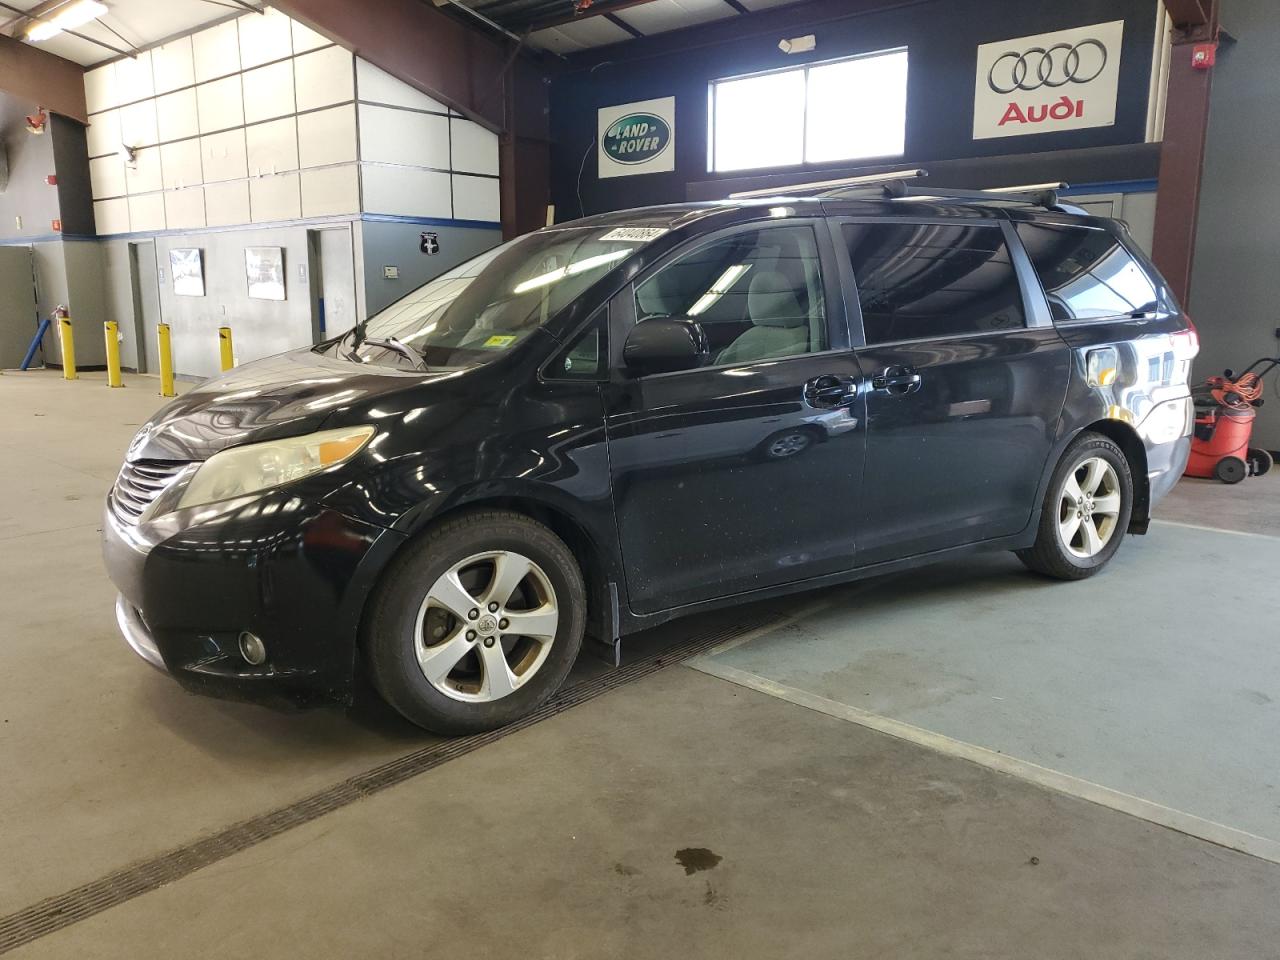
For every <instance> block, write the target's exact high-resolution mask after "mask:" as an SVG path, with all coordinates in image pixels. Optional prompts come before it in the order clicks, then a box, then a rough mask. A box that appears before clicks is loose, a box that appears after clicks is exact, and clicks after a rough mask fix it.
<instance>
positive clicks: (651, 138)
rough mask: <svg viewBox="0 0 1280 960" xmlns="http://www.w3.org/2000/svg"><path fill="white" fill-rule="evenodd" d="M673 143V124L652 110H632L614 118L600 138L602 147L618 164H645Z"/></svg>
mask: <svg viewBox="0 0 1280 960" xmlns="http://www.w3.org/2000/svg"><path fill="white" fill-rule="evenodd" d="M670 144H671V127H670V126H668V125H667V121H665V120H663V119H662V118H661V117H655V116H654V115H653V114H652V113H632V114H629V115H627V116H625V117H622V118H621V119H620V120H616V121H614V122H613V123H612V124H611V125H610V126H609V129H607V130H606V131H605V132H604V136H603V137H601V138H600V149H602V150H603V151H604V152H605V156H607V157H608V158H609V159H610V160H613V161H615V162H616V163H644V162H645V161H646V160H652V159H653V158H654V157H656V156H658V155H659V154H660V153H662V151H663V150H665V149H667V147H668V146H670Z"/></svg>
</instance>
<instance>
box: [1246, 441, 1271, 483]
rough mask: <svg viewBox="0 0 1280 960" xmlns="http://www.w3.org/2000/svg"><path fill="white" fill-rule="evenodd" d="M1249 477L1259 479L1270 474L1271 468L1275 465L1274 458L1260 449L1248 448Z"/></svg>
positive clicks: (1267, 451) (1266, 451)
mask: <svg viewBox="0 0 1280 960" xmlns="http://www.w3.org/2000/svg"><path fill="white" fill-rule="evenodd" d="M1248 457H1249V476H1251V477H1260V476H1262V475H1263V474H1266V473H1270V472H1271V468H1272V467H1274V466H1275V465H1276V462H1275V458H1274V457H1272V456H1271V452H1270V451H1269V450H1263V449H1262V448H1261V447H1250V448H1249V453H1248Z"/></svg>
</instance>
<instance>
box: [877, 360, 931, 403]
mask: <svg viewBox="0 0 1280 960" xmlns="http://www.w3.org/2000/svg"><path fill="white" fill-rule="evenodd" d="M923 382H924V378H923V377H921V376H920V374H919V373H917V372H916V369H915V367H888V368H886V369H885V371H884V372H883V373H882V374H880V376H878V377H872V378H871V389H872V390H874V391H875V392H876V393H883V394H887V395H888V396H891V397H902V396H906V395H907V394H908V393H915V392H916V391H917V390H919V389H920V385H921V384H922V383H923Z"/></svg>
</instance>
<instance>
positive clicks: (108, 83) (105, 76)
mask: <svg viewBox="0 0 1280 960" xmlns="http://www.w3.org/2000/svg"><path fill="white" fill-rule="evenodd" d="M84 101H85V107H86V109H88V111H89V112H90V113H97V112H98V111H99V110H107V109H109V108H111V107H114V106H116V105H118V104H119V103H120V97H119V96H118V95H117V94H116V65H115V64H114V63H108V64H107V65H106V66H103V67H95V68H94V69H92V70H88V71H86V72H85V75H84Z"/></svg>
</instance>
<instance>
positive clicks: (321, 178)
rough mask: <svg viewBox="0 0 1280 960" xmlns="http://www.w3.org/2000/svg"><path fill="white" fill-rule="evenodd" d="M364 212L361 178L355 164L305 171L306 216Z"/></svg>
mask: <svg viewBox="0 0 1280 960" xmlns="http://www.w3.org/2000/svg"><path fill="white" fill-rule="evenodd" d="M359 212H360V174H359V171H358V170H357V168H356V165H355V164H354V163H352V164H347V165H346V166H342V167H325V168H323V169H321V170H303V171H302V215H303V216H304V217H331V216H334V215H336V214H340V213H359Z"/></svg>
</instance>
